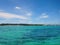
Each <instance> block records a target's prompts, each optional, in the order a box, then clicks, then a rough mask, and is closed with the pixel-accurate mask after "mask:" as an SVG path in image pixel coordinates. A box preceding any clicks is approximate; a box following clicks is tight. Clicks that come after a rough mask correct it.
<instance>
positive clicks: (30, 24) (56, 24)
mask: <svg viewBox="0 0 60 45" xmlns="http://www.w3.org/2000/svg"><path fill="white" fill-rule="evenodd" d="M5 25H21V26H52V24H0V26H5ZM54 26H57V24H56V25H54ZM59 26H60V25H59Z"/></svg>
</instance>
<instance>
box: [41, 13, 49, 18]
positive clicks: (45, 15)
mask: <svg viewBox="0 0 60 45" xmlns="http://www.w3.org/2000/svg"><path fill="white" fill-rule="evenodd" d="M40 18H48V15H47V14H46V13H42V14H41V15H40Z"/></svg>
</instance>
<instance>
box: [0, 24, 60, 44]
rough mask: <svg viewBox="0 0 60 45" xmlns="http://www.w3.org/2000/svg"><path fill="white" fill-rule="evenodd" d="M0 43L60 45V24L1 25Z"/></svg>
mask: <svg viewBox="0 0 60 45" xmlns="http://www.w3.org/2000/svg"><path fill="white" fill-rule="evenodd" d="M0 45H60V26H11V25H9V26H0Z"/></svg>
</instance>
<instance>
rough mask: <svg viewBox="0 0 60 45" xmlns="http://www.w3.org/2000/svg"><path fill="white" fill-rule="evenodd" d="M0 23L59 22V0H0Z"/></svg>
mask: <svg viewBox="0 0 60 45" xmlns="http://www.w3.org/2000/svg"><path fill="white" fill-rule="evenodd" d="M0 23H34V24H35V23H36V24H60V0H0Z"/></svg>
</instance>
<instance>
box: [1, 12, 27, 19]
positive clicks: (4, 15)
mask: <svg viewBox="0 0 60 45" xmlns="http://www.w3.org/2000/svg"><path fill="white" fill-rule="evenodd" d="M0 17H2V18H6V19H9V18H19V19H27V17H25V16H21V15H16V14H10V13H6V12H0Z"/></svg>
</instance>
